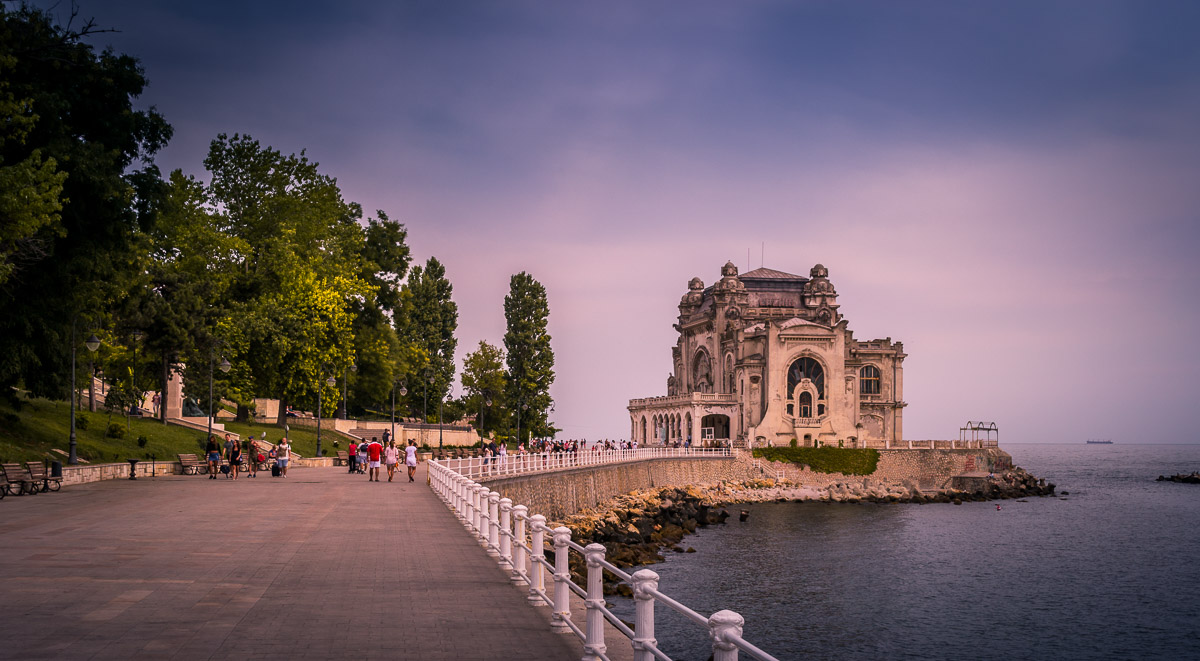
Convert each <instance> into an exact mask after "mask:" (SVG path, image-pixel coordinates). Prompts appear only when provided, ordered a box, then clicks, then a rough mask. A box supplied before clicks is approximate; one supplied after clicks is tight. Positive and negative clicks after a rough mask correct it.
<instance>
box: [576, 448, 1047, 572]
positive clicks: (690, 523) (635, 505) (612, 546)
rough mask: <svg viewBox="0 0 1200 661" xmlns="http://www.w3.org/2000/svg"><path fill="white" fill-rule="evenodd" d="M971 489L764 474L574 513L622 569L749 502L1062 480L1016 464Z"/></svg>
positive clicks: (914, 495) (1039, 489)
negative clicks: (818, 481)
mask: <svg viewBox="0 0 1200 661" xmlns="http://www.w3.org/2000/svg"><path fill="white" fill-rule="evenodd" d="M976 484H977V488H975V489H973V490H971V491H965V490H954V489H949V490H942V491H937V492H926V491H922V490H921V489H920V488H919V487H918V486H917V484H916V483H909V484H902V485H896V484H884V483H880V482H877V481H874V480H871V479H870V478H866V479H863V480H856V481H848V482H841V483H836V484H832V485H830V486H828V487H826V488H820V489H818V488H815V487H806V486H803V485H801V484H798V483H795V482H791V481H789V480H783V481H778V482H777V481H776V480H773V479H757V480H748V481H743V482H720V483H718V484H714V485H706V486H687V487H665V488H659V489H647V490H643V491H634V492H632V493H627V494H623V495H621V496H617V497H616V498H613V499H610V500H609V501H607V502H606V503H605V505H604V506H603V507H602V508H600V509H598V510H589V511H584V512H580V513H578V514H575V515H573V516H570V517H568V518H567V519H566V520H565V521H563V522H562V523H563V525H565V526H566V527H568V528H570V529H571V532H572V538H573V539H574V540H575V541H576V542H578V543H579V544H583V545H587V544H591V543H593V542H596V543H600V544H603V545H604V547H605V549H606V555H605V558H606V559H607V560H608V561H609V562H611V563H613V564H614V565H616V566H617V567H620V568H622V569H627V568H632V567H637V566H641V565H649V564H654V563H658V562H663V561H664V559H665V558H664V557H663V553H664V552H673V553H690V552H694V551H695V549H692V548H685V547H684V546H682V545H681V542H682V541H683V539H684V537H685V536H686V535H688V534H690V533H694V532H696V529H698V528H703V527H706V526H709V525H717V524H721V523H724V522H725V521H726V519H728V518H729V516H731V515H730V512H729V510H728V509H727V507H728V506H730V505H735V504H741V503H762V502H789V501H818V502H828V503H919V504H924V503H953V504H956V505H961V504H962V503H963V502H967V501H983V500H998V499H1009V498H1024V497H1027V496H1052V495H1054V489H1055V486H1054V485H1053V484H1047V483H1046V481H1045V480H1040V479H1038V478H1036V477H1034V476H1033V475H1030V474H1029V473H1028V472H1027V471H1025V470H1023V469H1020V468H1014V469H1013V470H1011V471H1007V472H1005V473H1003V474H999V475H991V476H988V477H986V478H979V480H977V481H976ZM571 563H572V564H571V572H572V574H574V575H575V576H576V578H582V576H583V574H584V573H585V571H586V569H585V567H584V562H583V558H580V557H578V556H577V555H574V554H573V555H572V557H571ZM628 592H629V588H628V586H626V585H623V584H618V583H617V582H616V581H615V577H611V576H608V575H607V573H606V576H605V593H606V594H626V596H628V594H627V593H628Z"/></svg>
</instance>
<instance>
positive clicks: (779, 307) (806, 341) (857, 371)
mask: <svg viewBox="0 0 1200 661" xmlns="http://www.w3.org/2000/svg"><path fill="white" fill-rule="evenodd" d="M839 307H840V306H839V304H838V297H837V290H836V289H834V286H833V283H832V282H830V281H829V271H828V269H826V268H825V267H824V266H822V265H820V264H817V265H816V266H814V267H812V269H811V270H810V271H809V277H807V278H805V277H803V276H798V275H792V274H790V273H783V272H781V271H776V270H773V269H768V268H759V269H755V270H753V271H750V272H749V273H745V274H743V275H738V269H737V267H736V266H734V265H733V263H732V262H730V263H727V264H725V266H724V267H723V268H722V269H721V279H720V280H719V281H717V283H716V284H714V285H712V286H710V287H705V286H704V283H703V282H702V281H701V280H700V278H692V281H691V282H689V283H688V291H687V293H686V294H684V295H683V299H682V300H680V302H679V321H678V323H677V324H675V330H677V331H679V340H678V342H677V343H676V345H675V346H674V347H672V348H671V358H672V362H673V365H674V369H673V372H672V374H671V376H670V377H669V378H668V379H667V394H666V396H665V397H650V398H645V399H633V400H630V402H629V415H630V420H631V425H632V427H631V437H632V438H634V439H637V441H638V442H639V443H641V444H661V443H664V442H666V443H672V442H674V441H675V440H681V441H682V440H687V439H689V438H690V439H692V440H693V442H697V443H699V442H709V441H718V442H719V441H725V440H729V441H731V442H732V444H733V445H736V446H742V445H747V444H752V445H754V446H756V447H759V446H763V445H788V444H790V443H791V442H792V440H793V439H794V440H795V441H796V442H797V444H798V445H801V446H815V445H833V446H837V445H842V446H844V447H880V448H883V447H891V446H892V444H893V443H894V442H896V441H899V440H900V439H901V438H903V436H902V429H903V427H902V423H903V410H904V407H905V403H904V401H903V393H904V390H903V383H904V371H903V362H904V358H905V357H906V355H905V353H904V345H903V344H902V343H900V342H893V341H892V339H891V338H886V339H882V340H870V341H860V340H856V339H854V333H853V332H852V331H851V330H850V329H849V327H848V324H847V321H846V319H845V318H844V317H843V316H842V314H841V312H840V311H839Z"/></svg>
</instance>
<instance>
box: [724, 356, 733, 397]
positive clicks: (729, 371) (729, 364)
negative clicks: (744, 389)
mask: <svg viewBox="0 0 1200 661" xmlns="http://www.w3.org/2000/svg"><path fill="white" fill-rule="evenodd" d="M734 383H735V381H734V377H733V354H731V353H727V354H725V392H728V393H732V392H734V390H733V384H734Z"/></svg>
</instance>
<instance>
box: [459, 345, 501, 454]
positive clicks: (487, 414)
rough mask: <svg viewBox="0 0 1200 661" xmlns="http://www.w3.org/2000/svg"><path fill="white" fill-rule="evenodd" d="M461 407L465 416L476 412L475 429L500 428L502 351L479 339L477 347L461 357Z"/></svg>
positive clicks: (485, 430) (485, 431)
mask: <svg viewBox="0 0 1200 661" xmlns="http://www.w3.org/2000/svg"><path fill="white" fill-rule="evenodd" d="M462 385H463V391H464V393H463V406H464V407H465V409H466V414H467V415H476V416H478V415H480V414H481V413H482V415H483V418H482V419H480V420H477V421H476V425H475V426H476V428H478V429H479V430H480V432H481V433H483V434H486V433H487V430H489V429H491V430H495V429H498V428H499V427H500V424H499V422H500V415H499V414H500V412H501V411H503V410H505V407H504V350H502V349H501V348H499V347H497V346H493V345H491V344H488V343H487V342H484V341H483V340H480V341H479V348H478V349H476V350H475V351H472V352H471V353H469V354H467V355H466V356H465V357H464V358H463V371H462Z"/></svg>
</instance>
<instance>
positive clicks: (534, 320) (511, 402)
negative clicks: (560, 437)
mask: <svg viewBox="0 0 1200 661" xmlns="http://www.w3.org/2000/svg"><path fill="white" fill-rule="evenodd" d="M549 318H550V304H549V302H548V301H547V300H546V288H545V287H543V286H542V284H541V283H540V282H538V281H537V280H534V279H533V277H532V276H530V275H529V274H528V273H525V272H524V271H522V272H521V273H518V274H516V275H514V276H513V277H512V278H511V280H510V281H509V292H508V296H505V297H504V319H505V321H507V322H508V331H507V332H506V333H505V334H504V348H505V350H506V352H507V354H508V356H507V362H508V374H507V381H506V384H505V398H506V399H507V403H508V407H509V410H510V411H511V415H512V416H514V426H516V425H519V426H520V430H521V437H522V438H530V437H534V436H551V435H553V434H554V433H555V431H556V430H555V429H554V428H553V427H552V426H551V425H550V423H549V419H548V417H549V414H550V408H551V406H553V404H554V400H553V399H551V398H550V385H551V384H552V383H554V350H553V349H552V348H551V347H550V333H548V332H547V330H546V324H547V322H548V321H549Z"/></svg>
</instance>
